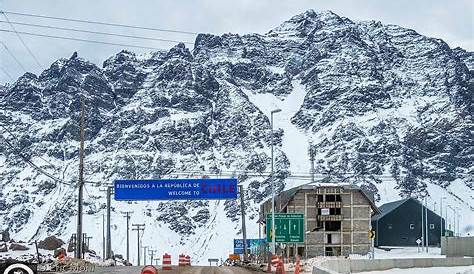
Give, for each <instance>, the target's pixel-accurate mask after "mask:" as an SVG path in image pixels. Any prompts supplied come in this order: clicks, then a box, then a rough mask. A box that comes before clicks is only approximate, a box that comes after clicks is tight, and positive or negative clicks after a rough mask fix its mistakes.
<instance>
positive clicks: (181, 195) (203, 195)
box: [114, 179, 237, 201]
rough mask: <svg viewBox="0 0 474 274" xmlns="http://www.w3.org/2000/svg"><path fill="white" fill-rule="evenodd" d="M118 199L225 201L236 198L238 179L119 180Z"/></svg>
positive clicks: (117, 182)
mask: <svg viewBox="0 0 474 274" xmlns="http://www.w3.org/2000/svg"><path fill="white" fill-rule="evenodd" d="M114 190H115V200H117V201H144V200H222V199H236V198H237V179H162V180H116V181H115V184H114Z"/></svg>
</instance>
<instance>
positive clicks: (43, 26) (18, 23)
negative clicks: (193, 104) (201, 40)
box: [0, 20, 194, 45]
mask: <svg viewBox="0 0 474 274" xmlns="http://www.w3.org/2000/svg"><path fill="white" fill-rule="evenodd" d="M0 23H7V21H3V20H0ZM10 23H11V24H14V25H22V26H31V27H38V28H47V29H57V30H66V31H74V32H82V33H92V34H100V35H108V36H118V37H125V38H135V39H143V40H152V41H161V42H171V43H185V44H190V45H194V43H193V42H189V41H187V42H186V41H184V42H183V41H178V40H171V39H164V38H153V37H144V36H136V35H126V34H119V33H110V32H100V31H92V30H82V29H75V28H65V27H57V26H51V25H40V24H31V23H24V22H15V21H10Z"/></svg>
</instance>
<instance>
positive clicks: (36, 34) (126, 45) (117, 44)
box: [0, 29, 159, 49]
mask: <svg viewBox="0 0 474 274" xmlns="http://www.w3.org/2000/svg"><path fill="white" fill-rule="evenodd" d="M0 31H2V32H13V31H11V30H5V29H0ZM18 33H21V34H26V35H31V36H39V37H47V38H56V39H64V40H73V41H80V42H88V43H95V44H105V45H112V46H121V47H130V48H141V49H159V48H154V47H144V46H137V45H128V44H121V43H111V42H105V41H97V40H88V39H79V38H73V37H66V36H56V35H47V34H39V33H31V32H23V31H18Z"/></svg>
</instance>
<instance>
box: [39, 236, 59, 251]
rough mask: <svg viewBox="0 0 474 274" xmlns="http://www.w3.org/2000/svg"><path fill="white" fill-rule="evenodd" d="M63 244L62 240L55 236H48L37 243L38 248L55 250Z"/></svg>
mask: <svg viewBox="0 0 474 274" xmlns="http://www.w3.org/2000/svg"><path fill="white" fill-rule="evenodd" d="M63 244H64V242H63V240H61V239H58V238H56V237H55V236H49V237H47V238H46V239H44V240H43V241H40V242H39V243H38V248H41V249H46V250H55V249H57V248H60V247H61V246H62V245H63Z"/></svg>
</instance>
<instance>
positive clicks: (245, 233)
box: [239, 185, 248, 262]
mask: <svg viewBox="0 0 474 274" xmlns="http://www.w3.org/2000/svg"><path fill="white" fill-rule="evenodd" d="M239 192H240V212H241V215H242V237H243V240H244V262H246V261H247V259H248V258H247V254H248V251H247V230H246V227H245V202H244V186H243V185H239Z"/></svg>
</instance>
